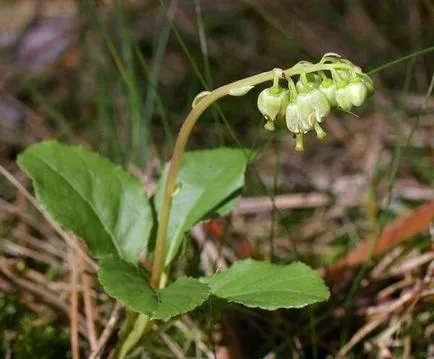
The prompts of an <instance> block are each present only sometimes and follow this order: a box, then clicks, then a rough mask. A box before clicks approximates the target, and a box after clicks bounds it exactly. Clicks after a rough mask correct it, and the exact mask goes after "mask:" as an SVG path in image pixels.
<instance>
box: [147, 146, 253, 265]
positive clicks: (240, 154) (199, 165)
mask: <svg viewBox="0 0 434 359" xmlns="http://www.w3.org/2000/svg"><path fill="white" fill-rule="evenodd" d="M247 164H248V159H247V158H246V153H245V151H243V150H239V149H230V148H219V149H215V150H206V151H193V152H187V153H186V154H185V155H184V157H183V159H182V163H181V169H180V172H179V175H178V179H177V183H178V185H179V192H178V193H177V194H176V195H174V197H173V202H172V210H171V214H170V220H169V228H168V241H169V245H168V253H167V256H166V265H167V264H169V263H170V262H171V261H172V260H173V259H174V258H175V257H176V255H177V253H178V251H179V249H180V247H181V244H182V241H183V238H184V233H185V232H186V231H187V230H189V229H190V228H191V227H193V226H194V225H195V224H196V223H198V222H199V221H201V220H203V219H204V218H209V217H211V216H212V215H217V214H219V215H222V214H224V213H227V212H229V211H230V210H231V209H232V208H233V206H234V205H236V203H237V200H238V199H239V195H240V194H241V189H242V187H243V185H244V172H245V171H246V166H247ZM167 172H168V166H166V168H165V170H164V172H163V175H162V180H161V181H160V183H159V186H158V189H157V193H156V195H155V205H156V209H157V212H158V214H159V213H160V211H161V205H162V199H163V191H164V185H165V183H166V177H167Z"/></svg>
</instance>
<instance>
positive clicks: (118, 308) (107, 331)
mask: <svg viewBox="0 0 434 359" xmlns="http://www.w3.org/2000/svg"><path fill="white" fill-rule="evenodd" d="M123 308H124V307H123V305H122V304H120V303H118V302H116V304H115V307H114V309H113V312H112V314H111V316H110V319H109V320H108V322H107V325H106V326H105V328H104V331H103V332H102V334H101V336H100V337H99V339H98V344H97V346H96V348H95V350H94V351H93V352H92V354H91V355H90V356H89V359H98V358H100V357H101V354H102V352H103V349H104V347H105V345H106V343H107V341H108V340H109V338H110V337H111V335H112V333H113V331H114V329H115V327H116V324H117V323H118V320H119V318H120V316H121V313H122V310H123Z"/></svg>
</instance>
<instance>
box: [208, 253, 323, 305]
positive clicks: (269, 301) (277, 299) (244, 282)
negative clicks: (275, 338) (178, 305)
mask: <svg viewBox="0 0 434 359" xmlns="http://www.w3.org/2000/svg"><path fill="white" fill-rule="evenodd" d="M201 281H202V282H203V283H206V284H208V285H209V287H210V288H211V293H212V294H213V295H214V296H216V297H219V298H222V299H226V300H228V301H230V302H235V303H240V304H243V305H245V306H247V307H258V308H262V309H268V310H274V309H277V308H300V307H304V306H306V305H308V304H312V303H315V302H321V301H324V300H326V299H328V298H329V296H330V294H329V291H328V289H327V287H326V286H325V285H324V283H323V281H322V279H321V277H320V276H319V274H318V273H317V272H316V271H314V270H313V269H311V268H310V267H309V266H307V265H305V264H303V263H300V262H295V263H292V264H289V265H277V264H272V263H269V262H259V261H255V260H252V259H247V260H244V261H239V262H236V263H234V264H233V265H232V266H231V267H230V268H229V269H228V270H227V271H226V272H223V273H217V274H216V275H214V276H212V277H206V278H202V279H201Z"/></svg>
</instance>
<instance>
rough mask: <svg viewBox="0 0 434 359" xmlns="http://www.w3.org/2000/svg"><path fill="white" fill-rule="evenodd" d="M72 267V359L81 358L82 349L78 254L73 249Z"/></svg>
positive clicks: (71, 256)
mask: <svg viewBox="0 0 434 359" xmlns="http://www.w3.org/2000/svg"><path fill="white" fill-rule="evenodd" d="M70 253H71V255H70V261H69V262H70V267H71V297H70V298H71V302H70V308H69V310H70V320H71V350H72V358H73V359H79V358H80V347H79V342H78V292H77V282H78V268H77V264H78V263H77V256H78V252H77V251H75V250H73V249H72V248H71V251H70Z"/></svg>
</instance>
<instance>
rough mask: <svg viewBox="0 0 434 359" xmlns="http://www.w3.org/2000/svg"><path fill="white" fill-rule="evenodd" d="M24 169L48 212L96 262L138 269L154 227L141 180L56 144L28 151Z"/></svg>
mask: <svg viewBox="0 0 434 359" xmlns="http://www.w3.org/2000/svg"><path fill="white" fill-rule="evenodd" d="M18 164H19V166H20V167H21V168H22V169H23V170H24V171H25V172H26V173H27V174H28V175H29V177H30V178H32V180H33V185H34V188H35V192H36V196H37V198H38V200H39V201H40V202H41V204H42V207H43V209H44V211H45V212H47V213H48V214H49V215H50V216H51V217H52V218H53V219H54V220H55V221H56V222H57V223H59V224H60V225H61V226H62V227H63V228H64V229H66V230H67V231H70V232H72V233H74V234H75V235H77V236H78V237H80V238H82V239H83V240H84V241H85V242H86V244H87V245H88V247H89V249H90V251H91V252H92V254H93V255H94V256H96V257H103V256H106V255H116V256H117V255H119V256H120V257H122V258H124V259H125V260H126V261H128V262H130V263H133V264H136V263H137V261H138V258H139V255H140V253H141V252H142V250H143V249H144V248H145V247H146V246H147V243H148V238H149V235H150V232H151V229H152V225H153V218H152V212H151V207H150V205H149V201H148V200H147V198H146V196H145V193H144V188H143V185H142V184H141V183H140V182H139V181H138V180H136V179H135V178H134V177H132V176H131V175H129V174H128V173H126V172H125V171H123V170H122V169H121V168H120V167H118V166H116V165H114V164H113V163H111V162H110V161H108V160H107V159H105V158H102V157H100V156H99V155H97V154H96V153H92V152H89V151H86V150H85V149H83V148H82V147H79V146H67V145H61V144H59V143H57V142H54V141H48V142H43V143H39V144H36V145H33V146H32V147H30V148H28V149H27V150H26V151H24V152H23V153H22V154H20V155H19V157H18Z"/></svg>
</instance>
